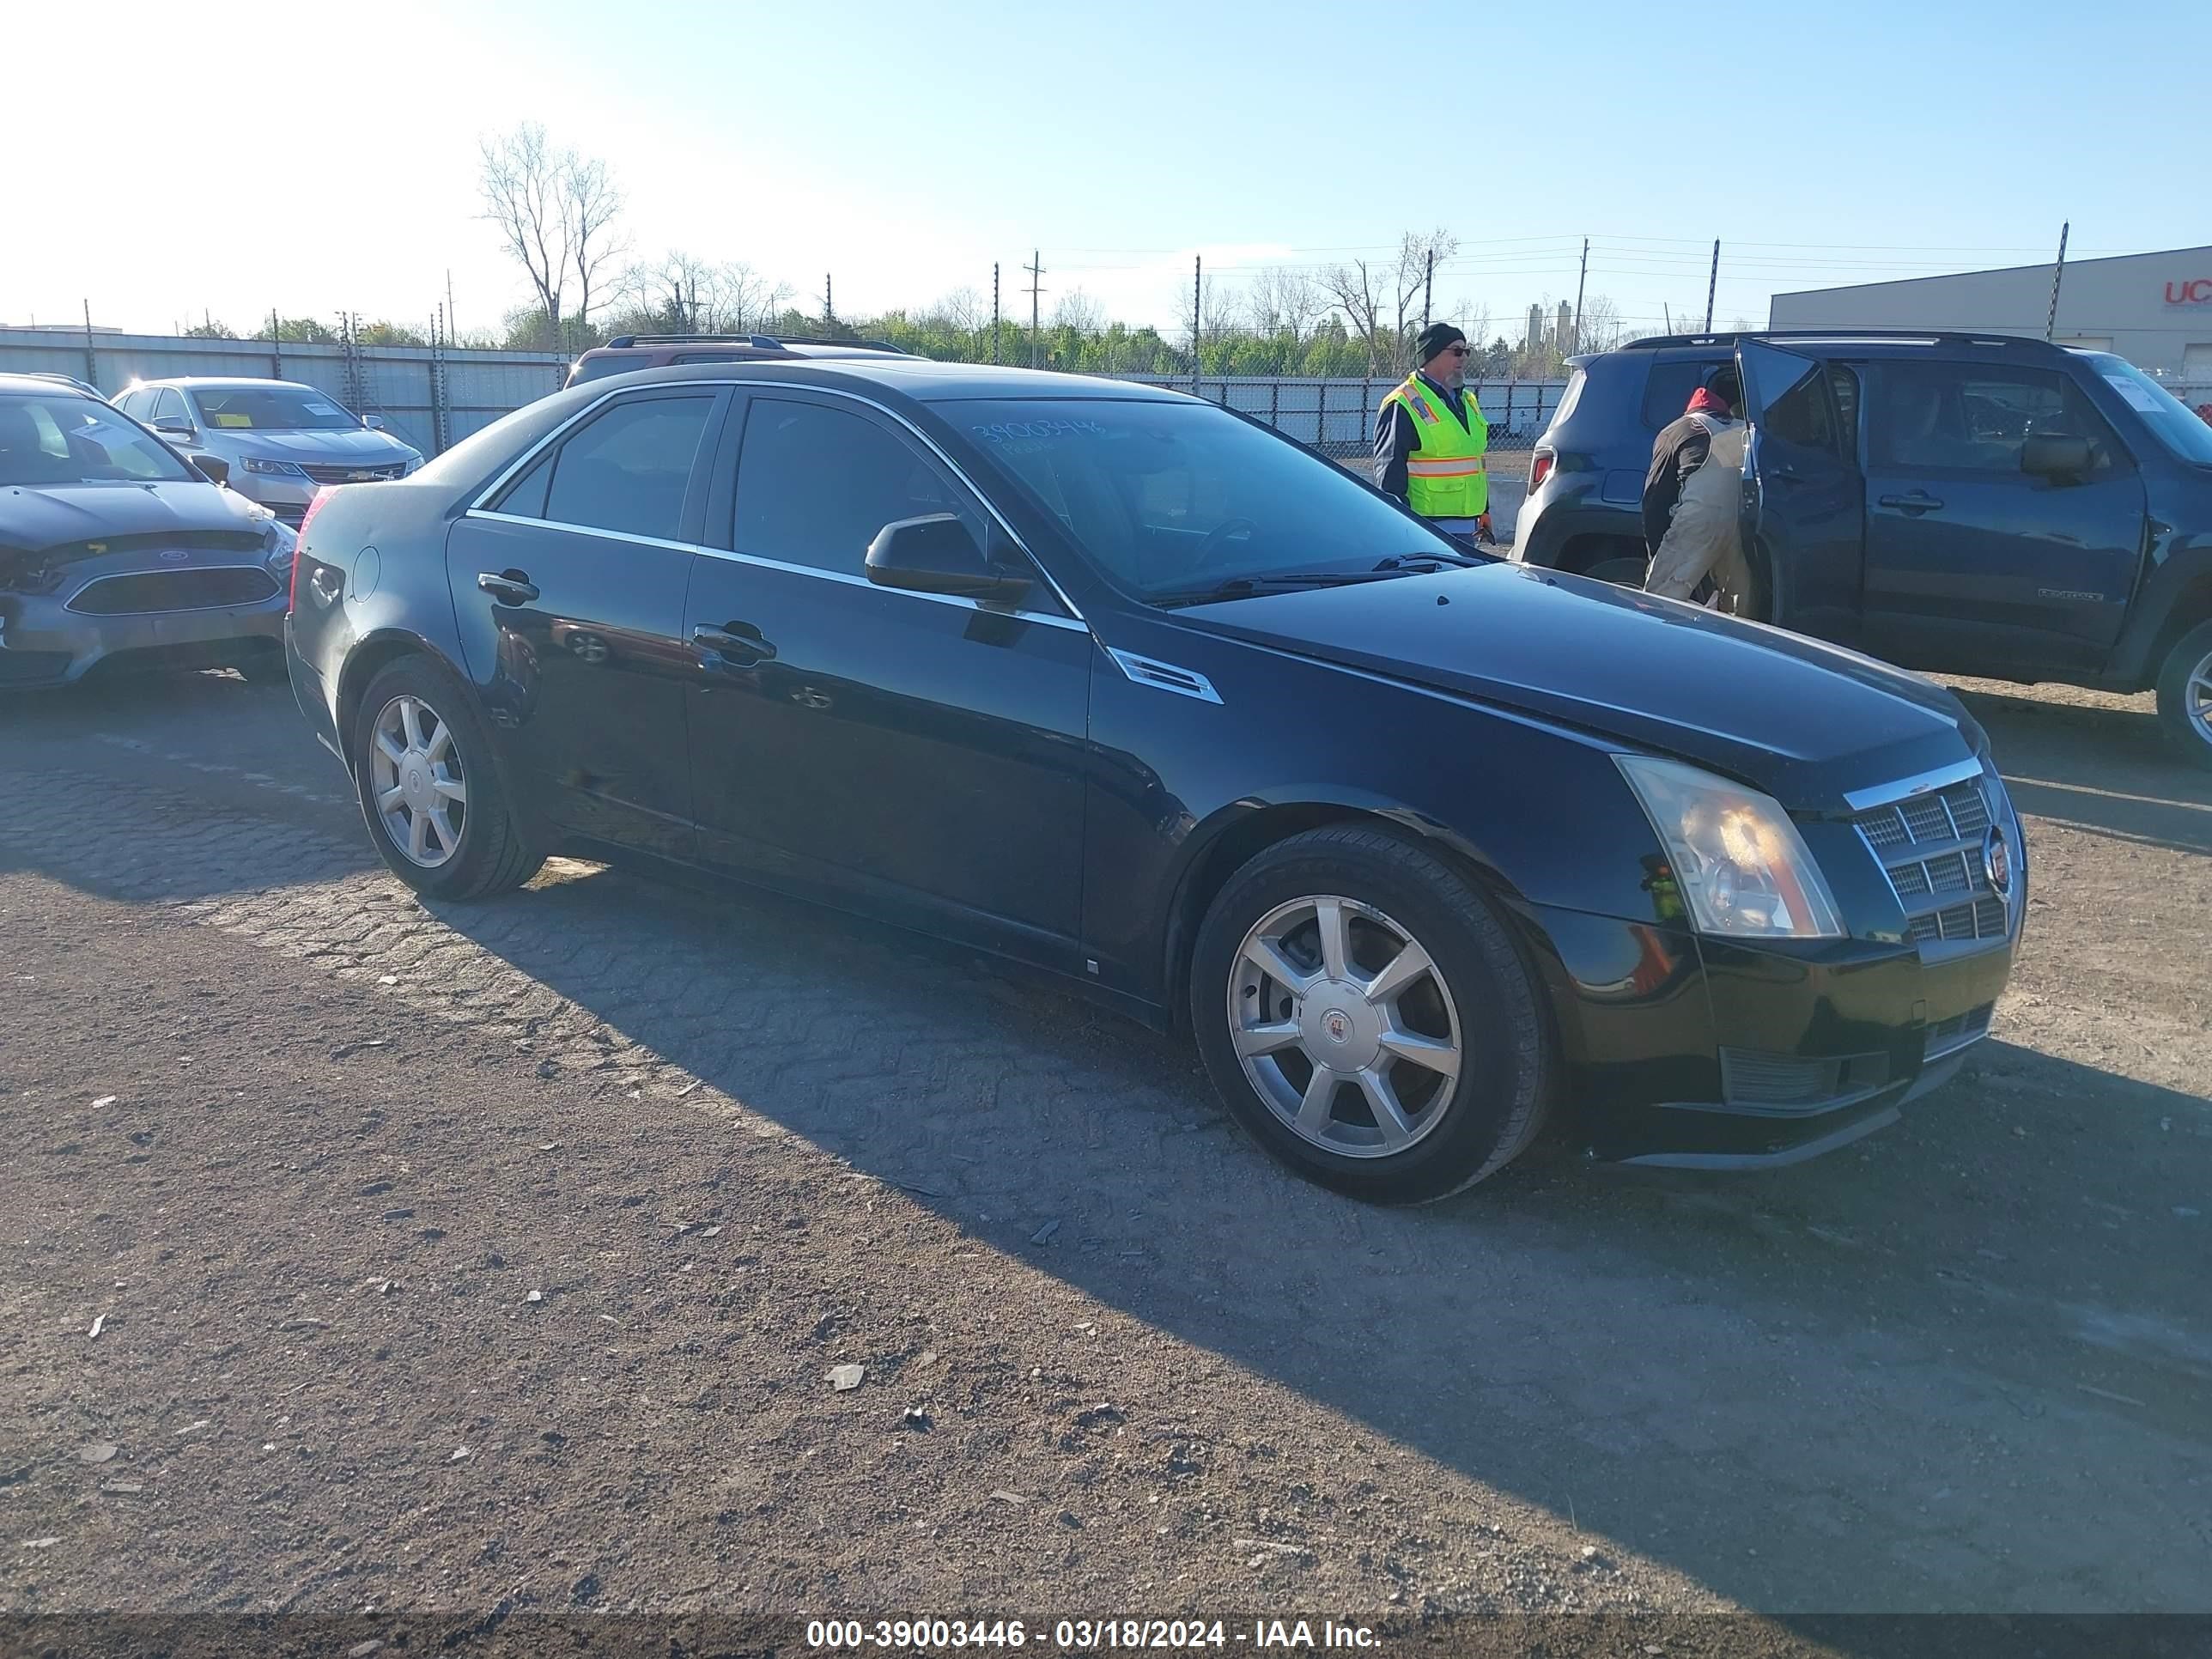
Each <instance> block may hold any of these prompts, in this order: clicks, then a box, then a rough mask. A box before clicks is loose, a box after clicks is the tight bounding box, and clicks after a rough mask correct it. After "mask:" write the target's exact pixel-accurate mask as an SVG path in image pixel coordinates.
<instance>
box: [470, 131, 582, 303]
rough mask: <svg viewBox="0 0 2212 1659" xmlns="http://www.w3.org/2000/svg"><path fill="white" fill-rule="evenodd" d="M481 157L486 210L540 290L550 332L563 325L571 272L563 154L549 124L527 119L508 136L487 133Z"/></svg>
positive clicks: (481, 177) (510, 250)
mask: <svg viewBox="0 0 2212 1659" xmlns="http://www.w3.org/2000/svg"><path fill="white" fill-rule="evenodd" d="M482 162H483V165H482V169H481V173H480V182H481V186H482V189H483V201H484V216H485V217H486V218H487V219H489V220H490V221H491V222H492V223H494V224H495V225H496V226H498V227H499V233H500V235H501V239H502V240H504V241H505V242H506V244H507V252H509V253H511V254H513V256H514V258H516V259H517V260H518V261H519V262H520V264H521V266H522V269H523V270H524V272H525V273H526V275H527V276H529V278H530V285H531V287H532V288H533V289H536V290H537V293H538V309H539V310H540V311H542V312H543V313H544V315H545V323H546V331H547V332H548V333H549V334H550V332H552V331H554V330H555V329H557V328H559V327H560V325H561V301H562V296H563V295H564V294H565V292H566V290H567V287H568V244H567V240H566V235H567V232H566V229H565V228H564V226H563V224H562V215H561V201H562V191H561V179H560V173H561V158H560V157H559V156H558V155H555V154H554V152H553V151H552V150H551V149H549V148H548V147H547V145H546V142H545V129H544V127H542V126H540V125H538V123H536V122H535V121H526V122H525V123H523V125H520V126H519V127H517V128H516V129H515V130H514V131H513V132H510V133H508V134H507V135H506V136H505V137H500V138H486V139H484V140H483V145H482Z"/></svg>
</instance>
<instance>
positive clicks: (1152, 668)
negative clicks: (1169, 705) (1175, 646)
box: [1106, 647, 1221, 703]
mask: <svg viewBox="0 0 2212 1659" xmlns="http://www.w3.org/2000/svg"><path fill="white" fill-rule="evenodd" d="M1106 654H1107V655H1108V656H1109V657H1111V658H1113V659H1114V661H1115V665H1117V666H1119V667H1120V669H1121V671H1122V672H1123V673H1124V674H1127V676H1128V677H1129V678H1131V679H1132V680H1133V681H1135V682H1136V684H1139V685H1149V686H1151V687H1152V690H1155V691H1172V692H1174V693H1175V694H1176V696H1179V697H1196V698H1197V699H1198V700H1199V701H1200V702H1214V703H1218V702H1220V701H1221V694H1220V693H1219V692H1218V691H1216V690H1214V689H1213V682H1212V680H1209V679H1208V678H1206V676H1205V675H1203V674H1200V673H1196V672H1194V671H1192V670H1190V669H1188V668H1177V667H1176V665H1174V664H1173V663H1171V662H1158V661H1155V660H1154V659H1152V658H1151V657H1139V656H1138V655H1137V654H1136V653H1134V652H1130V651H1115V650H1113V649H1111V648H1110V647H1109V649H1108V651H1107V653H1106Z"/></svg>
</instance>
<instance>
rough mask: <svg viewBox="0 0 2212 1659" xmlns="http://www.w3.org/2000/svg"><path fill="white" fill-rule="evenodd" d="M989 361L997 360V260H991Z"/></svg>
mask: <svg viewBox="0 0 2212 1659" xmlns="http://www.w3.org/2000/svg"><path fill="white" fill-rule="evenodd" d="M991 361H992V362H994V363H995V362H998V361H999V262H998V261H997V260H996V259H994V260H992V261H991Z"/></svg>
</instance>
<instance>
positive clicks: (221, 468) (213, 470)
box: [192, 455, 230, 484]
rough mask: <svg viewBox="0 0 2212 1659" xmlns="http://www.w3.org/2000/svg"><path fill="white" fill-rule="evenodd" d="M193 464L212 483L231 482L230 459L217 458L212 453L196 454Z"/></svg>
mask: <svg viewBox="0 0 2212 1659" xmlns="http://www.w3.org/2000/svg"><path fill="white" fill-rule="evenodd" d="M192 465H194V466H196V467H197V468H198V469H199V470H200V471H201V472H202V473H203V474H204V475H205V477H206V478H207V481H208V482H209V483H216V484H227V483H229V482H230V463H229V462H228V461H222V460H217V459H216V458H215V457H214V456H212V455H195V456H193V457H192Z"/></svg>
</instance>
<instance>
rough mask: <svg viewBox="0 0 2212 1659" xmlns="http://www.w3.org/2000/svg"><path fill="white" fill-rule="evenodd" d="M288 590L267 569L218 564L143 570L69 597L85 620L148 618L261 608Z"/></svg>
mask: <svg viewBox="0 0 2212 1659" xmlns="http://www.w3.org/2000/svg"><path fill="white" fill-rule="evenodd" d="M280 592H283V589H282V588H280V587H279V586H277V583H276V577H274V576H272V575H270V574H269V572H268V571H267V570H266V569H265V568H263V567H262V566H260V565H258V564H252V565H229V564H226V565H213V566H207V567H203V568H197V569H184V570H139V571H133V572H131V574H128V575H122V576H102V577H100V579H99V580H96V581H91V582H88V583H86V584H85V586H82V587H81V588H79V589H78V590H77V591H76V593H74V594H73V595H71V596H70V601H69V608H70V610H71V611H76V613H77V614H78V615H79V616H83V617H131V616H145V615H149V614H151V613H153V612H156V611H216V610H222V609H223V608H225V607H228V606H231V605H259V604H261V603H262V602H263V601H264V600H266V599H275V598H276V595H277V594H278V593H280Z"/></svg>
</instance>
